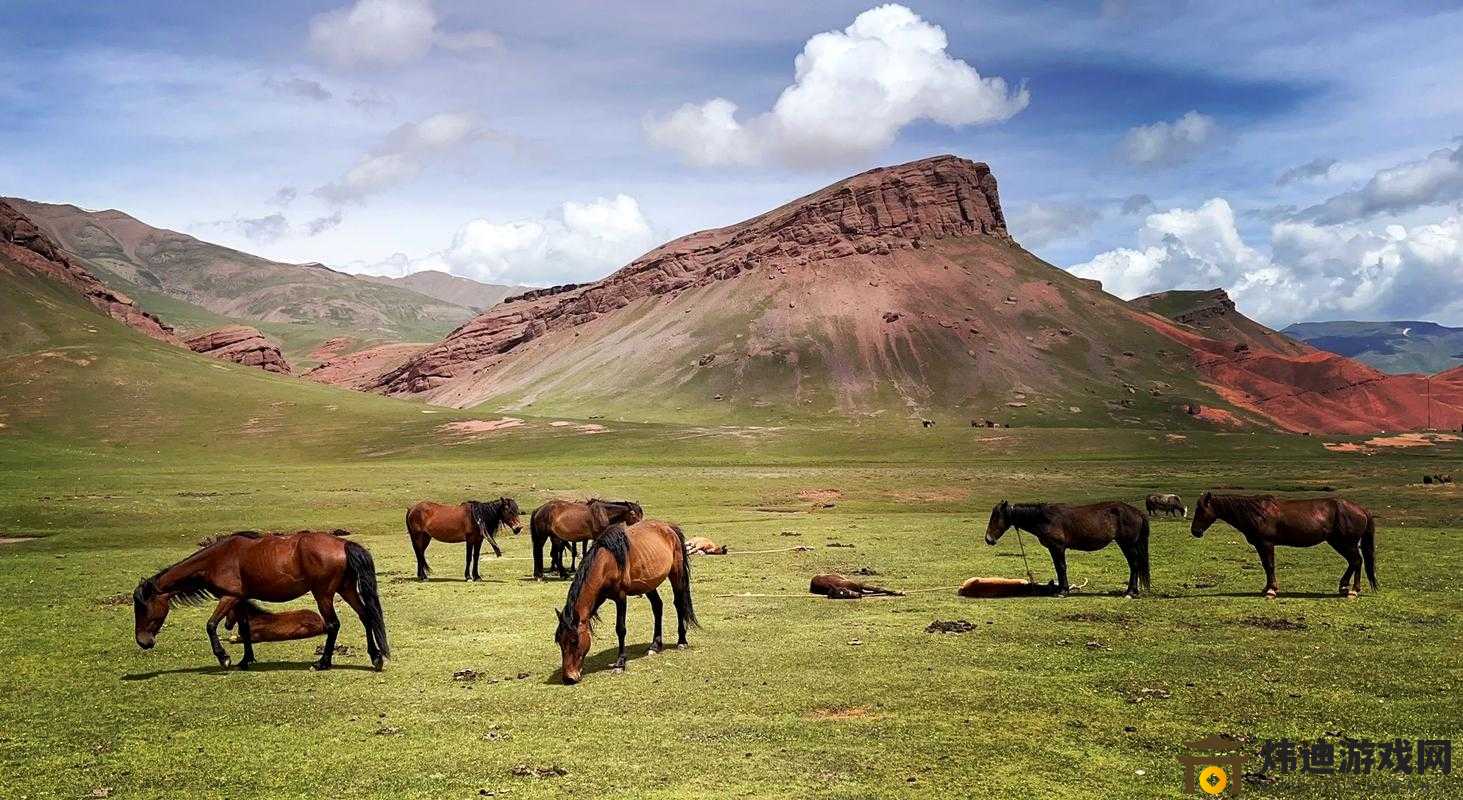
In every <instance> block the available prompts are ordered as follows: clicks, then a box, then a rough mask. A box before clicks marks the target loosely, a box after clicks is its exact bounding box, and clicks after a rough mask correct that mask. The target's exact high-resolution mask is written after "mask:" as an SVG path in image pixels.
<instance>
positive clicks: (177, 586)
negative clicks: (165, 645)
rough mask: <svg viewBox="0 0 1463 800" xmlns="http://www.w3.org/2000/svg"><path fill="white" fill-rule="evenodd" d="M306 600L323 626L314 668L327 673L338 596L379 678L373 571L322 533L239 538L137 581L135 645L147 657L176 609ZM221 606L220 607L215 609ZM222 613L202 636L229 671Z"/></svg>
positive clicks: (245, 635) (243, 634)
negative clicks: (359, 629) (228, 601)
mask: <svg viewBox="0 0 1463 800" xmlns="http://www.w3.org/2000/svg"><path fill="white" fill-rule="evenodd" d="M307 593H308V594H311V595H313V596H314V598H315V605H316V607H317V608H318V609H319V610H320V617H321V618H322V619H323V620H324V621H325V648H324V653H323V655H321V657H320V660H319V661H318V662H316V664H315V665H314V669H319V670H325V669H330V667H331V657H332V655H333V654H334V652H335V636H336V633H337V632H338V631H339V630H340V619H339V618H338V617H337V616H336V614H335V596H336V595H337V594H338V595H340V596H341V597H342V598H344V599H345V601H346V603H348V604H349V605H350V607H351V608H352V609H354V610H355V612H356V615H357V616H359V617H360V618H361V624H362V625H363V626H364V627H365V629H366V652H367V654H368V655H370V657H371V665H372V666H373V667H375V668H376V670H377V671H380V670H381V669H382V668H383V667H384V666H385V663H386V659H387V658H389V657H390V656H391V648H390V646H389V645H388V643H387V641H386V616H385V614H384V613H383V612H382V610H381V596H380V594H379V593H378V592H377V589H376V564H375V562H374V561H372V559H371V553H370V552H369V551H367V550H366V548H364V547H362V546H361V545H359V544H357V543H355V542H352V541H349V540H346V539H342V538H340V537H338V536H335V535H333V534H329V533H324V532H321V531H302V532H299V533H290V534H278V535H268V534H262V533H259V532H258V531H240V532H239V533H235V534H233V535H232V536H229V537H228V538H226V539H221V540H219V541H217V542H215V543H213V544H211V545H209V546H207V547H204V548H202V549H200V550H198V551H197V552H195V553H193V555H190V556H188V557H187V558H185V559H183V560H182V561H179V562H178V563H176V564H173V565H172V566H170V567H166V568H164V569H162V570H160V571H159V572H158V573H157V574H156V575H153V576H152V577H151V578H143V579H142V580H141V581H140V582H139V583H138V584H137V588H136V589H135V590H134V591H133V592H132V613H133V617H134V623H135V625H134V628H135V629H134V633H133V635H134V638H135V639H136V641H137V646H138V647H141V648H142V649H143V650H151V649H152V648H153V646H155V645H156V644H157V634H158V631H160V630H161V629H162V627H163V622H164V621H166V620H167V618H168V611H169V610H170V609H171V608H172V607H173V606H175V605H179V604H193V603H197V602H199V601H201V600H203V599H205V598H219V599H224V598H232V599H234V600H236V601H242V600H264V601H266V602H270V603H283V602H286V601H289V600H294V599H295V598H297V597H302V596H304V595H305V594H307ZM220 607H222V604H220ZM227 612H228V609H227V608H224V610H223V612H222V613H220V612H219V611H218V610H215V611H214V614H213V616H211V617H209V620H208V624H207V626H206V630H207V631H208V642H209V644H210V645H212V647H213V655H214V657H215V658H217V659H218V663H219V666H223V667H227V666H229V654H228V653H227V652H226V651H225V650H224V649H223V645H221V644H219V641H218V623H219V620H221V619H222V618H223V617H224V616H225V615H226V614H227ZM237 622H238V626H239V639H240V641H242V642H243V644H244V657H243V658H242V659H241V660H240V661H239V669H248V668H249V666H250V665H251V664H253V663H254V642H253V636H252V631H251V628H250V625H249V615H248V614H241V615H239V616H238V618H237Z"/></svg>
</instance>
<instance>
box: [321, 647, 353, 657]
mask: <svg viewBox="0 0 1463 800" xmlns="http://www.w3.org/2000/svg"><path fill="white" fill-rule="evenodd" d="M355 654H356V651H355V648H353V647H351V646H350V645H348V644H338V645H336V646H335V652H334V654H333V655H336V656H353V655H355ZM315 655H317V656H323V655H325V645H323V644H322V645H317V646H316V647H315Z"/></svg>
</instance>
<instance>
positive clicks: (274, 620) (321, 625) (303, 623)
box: [213, 597, 325, 644]
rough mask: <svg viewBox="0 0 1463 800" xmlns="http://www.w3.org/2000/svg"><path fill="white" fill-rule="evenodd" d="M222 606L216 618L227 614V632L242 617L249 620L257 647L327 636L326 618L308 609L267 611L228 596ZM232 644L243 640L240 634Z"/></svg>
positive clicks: (252, 640)
mask: <svg viewBox="0 0 1463 800" xmlns="http://www.w3.org/2000/svg"><path fill="white" fill-rule="evenodd" d="M218 605H219V607H218V608H217V609H215V610H214V612H213V613H214V616H218V615H219V614H220V613H222V614H223V620H224V628H225V629H227V630H233V629H234V627H235V626H236V625H238V624H239V620H240V619H241V618H247V619H248V621H249V641H251V642H253V643H254V644H259V643H260V642H288V641H293V640H295V639H313V638H315V637H316V636H324V635H325V619H324V618H323V617H321V616H320V615H319V614H318V613H316V612H315V611H313V610H311V609H308V608H297V609H295V610H293V611H266V610H264V609H263V608H260V607H259V605H257V604H256V603H255V602H254V601H252V600H235V599H234V598H232V597H225V598H224V599H222V600H220V601H218ZM229 641H230V642H231V643H234V644H237V643H239V642H242V641H243V639H242V638H240V634H234V635H233V637H232V638H230V640H229Z"/></svg>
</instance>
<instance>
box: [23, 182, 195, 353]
mask: <svg viewBox="0 0 1463 800" xmlns="http://www.w3.org/2000/svg"><path fill="white" fill-rule="evenodd" d="M0 248H4V250H5V253H6V254H7V255H8V256H10V257H11V258H12V259H14V260H15V261H16V262H18V263H20V264H21V265H23V266H25V267H26V268H27V269H30V270H33V271H34V272H37V273H39V274H41V275H44V276H46V277H48V278H51V279H52V280H56V281H60V282H61V283H64V284H66V285H68V286H70V287H72V288H73V289H75V290H77V291H78V292H80V293H81V294H82V296H83V297H85V298H86V299H87V300H88V301H89V302H91V304H92V305H94V306H96V307H97V308H98V309H100V310H101V311H102V313H104V314H106V315H107V316H109V317H111V318H113V319H115V320H117V321H118V322H121V323H123V324H124V325H129V326H131V327H133V328H136V329H137V330H139V331H142V332H143V333H145V334H147V335H148V336H151V337H152V338H154V339H158V340H160V341H164V342H167V343H169V344H182V342H180V341H179V340H178V337H177V335H176V334H175V333H174V332H173V329H172V327H171V326H169V325H167V324H165V323H164V322H163V321H162V320H160V319H158V318H157V317H156V316H155V315H153V314H149V313H148V312H146V311H143V310H142V309H141V308H138V307H137V304H136V303H134V302H132V298H130V297H128V296H127V295H124V294H122V293H121V292H117V291H113V290H112V289H109V288H107V286H106V285H105V284H103V283H102V282H101V281H99V280H97V278H96V276H95V275H92V274H91V273H90V272H88V271H87V270H86V268H84V267H82V266H81V265H80V264H78V263H76V262H75V261H74V260H72V259H71V257H70V256H68V255H67V254H66V253H65V251H63V250H62V249H61V248H60V247H58V246H57V245H56V243H55V242H53V241H51V239H50V238H49V237H47V236H46V235H45V234H44V233H42V232H41V230H40V229H39V228H37V227H36V225H35V223H33V222H31V220H30V218H29V217H27V216H25V215H24V214H22V213H20V211H18V210H16V208H15V207H14V206H12V205H10V204H9V203H7V202H5V201H3V200H0Z"/></svg>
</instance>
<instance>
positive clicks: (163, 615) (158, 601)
mask: <svg viewBox="0 0 1463 800" xmlns="http://www.w3.org/2000/svg"><path fill="white" fill-rule="evenodd" d="M172 605H173V604H172V598H171V597H170V596H169V595H167V594H166V593H164V592H161V591H158V588H157V584H156V583H154V582H153V580H152V579H151V578H143V579H142V580H141V581H139V582H138V584H137V588H136V589H134V590H133V591H132V616H133V620H134V625H135V630H134V636H135V637H136V639H137V646H138V647H141V648H142V649H143V650H151V649H152V648H153V645H155V644H157V633H158V631H160V630H162V627H163V622H164V621H166V620H167V618H168V609H170V608H172Z"/></svg>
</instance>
